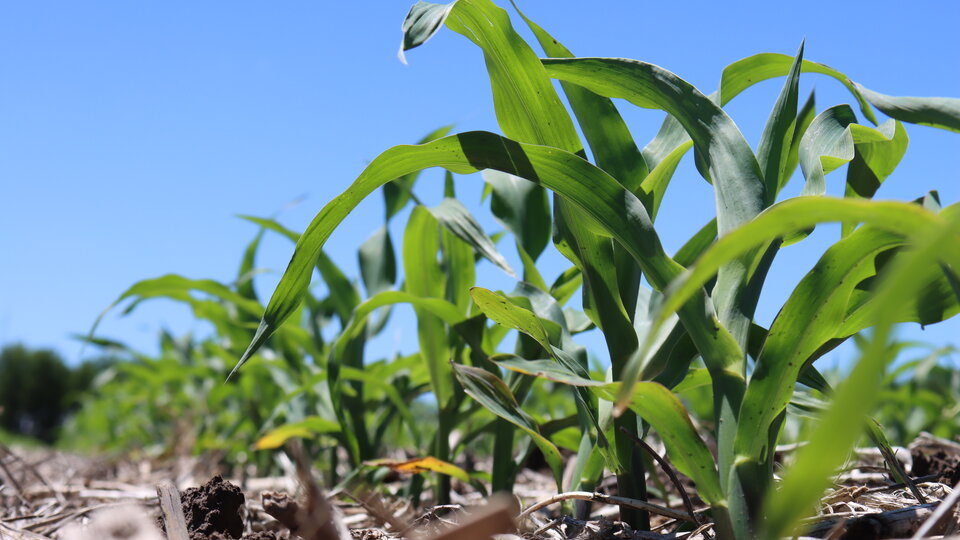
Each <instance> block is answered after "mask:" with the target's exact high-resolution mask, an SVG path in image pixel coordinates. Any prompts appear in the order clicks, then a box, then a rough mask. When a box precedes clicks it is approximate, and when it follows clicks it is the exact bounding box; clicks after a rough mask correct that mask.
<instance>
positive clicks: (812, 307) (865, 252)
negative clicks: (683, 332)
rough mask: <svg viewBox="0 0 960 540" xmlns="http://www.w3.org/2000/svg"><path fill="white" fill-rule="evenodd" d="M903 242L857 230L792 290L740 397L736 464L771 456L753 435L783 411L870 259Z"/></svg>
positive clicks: (896, 237)
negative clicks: (741, 402) (744, 460)
mask: <svg viewBox="0 0 960 540" xmlns="http://www.w3.org/2000/svg"><path fill="white" fill-rule="evenodd" d="M903 242H904V237H903V236H901V235H899V234H896V233H891V232H888V231H885V230H883V229H879V228H876V227H869V226H865V227H861V228H860V229H857V231H856V232H854V233H853V234H851V235H850V236H848V237H847V238H845V239H843V240H841V241H840V242H838V243H836V244H834V245H833V246H832V247H831V248H830V249H828V250H827V251H826V253H824V255H823V257H821V258H820V260H819V261H818V262H817V264H816V265H815V266H814V267H813V269H811V270H810V272H809V273H808V274H807V275H806V276H805V277H804V278H803V279H802V280H801V281H800V284H799V285H797V287H796V288H795V289H794V291H793V293H792V294H791V295H790V298H789V299H788V300H787V302H786V303H785V304H784V306H783V308H782V309H781V310H780V313H779V314H778V315H777V318H776V319H774V322H773V324H772V325H771V326H770V331H769V333H768V334H767V338H766V341H765V344H764V347H763V350H762V352H761V353H760V356H759V358H757V363H756V367H755V369H754V372H753V375H752V376H751V378H750V385H749V386H748V387H747V391H746V394H745V395H744V398H743V405H742V407H741V409H740V425H739V428H738V431H737V440H736V450H737V454H738V456H740V457H741V459H748V458H749V459H763V458H764V457H765V456H766V453H767V452H770V451H772V449H769V448H766V444H767V441H766V440H765V438H763V437H757V436H756V434H757V433H761V432H765V431H766V430H767V426H769V425H771V423H772V422H773V420H774V418H776V417H777V415H779V414H780V412H781V411H782V410H783V408H784V407H786V406H787V403H788V402H789V401H790V397H791V395H792V394H793V389H794V386H795V383H796V381H797V378H798V377H799V375H800V371H801V369H802V368H803V367H804V361H805V359H806V358H808V357H809V356H811V355H813V353H814V352H816V350H817V349H818V348H819V347H820V346H821V345H822V344H823V343H826V342H827V341H828V340H829V339H831V338H832V337H834V336H835V335H836V330H837V327H838V326H840V323H841V322H842V321H843V318H844V315H845V314H846V310H847V303H848V301H849V299H850V294H851V292H852V290H853V289H854V287H856V286H857V284H858V283H860V281H861V280H863V279H864V278H866V277H868V276H870V275H873V273H874V267H873V264H874V257H876V256H877V255H878V254H879V253H882V252H884V251H887V250H889V249H892V248H894V247H896V246H900V245H902V244H903Z"/></svg>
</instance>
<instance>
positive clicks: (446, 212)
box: [429, 198, 517, 277]
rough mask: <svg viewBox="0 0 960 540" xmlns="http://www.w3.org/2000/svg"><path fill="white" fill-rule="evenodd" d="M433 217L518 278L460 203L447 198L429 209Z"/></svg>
mask: <svg viewBox="0 0 960 540" xmlns="http://www.w3.org/2000/svg"><path fill="white" fill-rule="evenodd" d="M429 210H430V213H431V214H433V217H435V218H437V221H439V222H440V224H441V225H443V226H444V227H446V228H447V229H448V230H450V232H452V233H453V234H455V235H457V237H458V238H460V239H461V240H463V241H464V242H466V243H468V244H470V245H471V246H472V247H473V249H474V250H476V252H477V253H478V254H479V255H481V256H483V257H484V258H486V259H487V260H489V261H490V262H492V263H493V264H495V265H496V266H498V267H500V269H502V270H503V271H504V272H506V273H507V274H508V275H510V276H511V277H517V275H516V274H515V273H514V271H513V269H512V268H510V265H509V264H507V260H506V259H505V258H503V255H501V254H500V252H498V251H497V247H496V246H494V245H493V241H492V240H490V237H489V236H487V234H486V233H485V232H483V228H482V227H480V224H479V223H477V220H476V219H474V217H473V215H472V214H471V213H470V211H469V210H467V209H466V207H465V206H463V204H461V203H460V201H458V200H456V199H450V198H445V199H443V201H441V202H440V204H439V205H437V206H435V207H433V208H429Z"/></svg>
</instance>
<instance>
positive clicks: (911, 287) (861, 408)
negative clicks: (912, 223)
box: [761, 203, 960, 539]
mask: <svg viewBox="0 0 960 540" xmlns="http://www.w3.org/2000/svg"><path fill="white" fill-rule="evenodd" d="M875 204H876V203H875ZM913 239H914V240H916V244H915V247H914V249H913V250H911V251H909V252H907V255H906V256H904V257H903V258H900V259H899V260H897V262H896V264H895V265H894V266H893V267H892V268H890V269H889V271H888V272H889V273H887V274H886V275H885V276H884V278H883V283H882V285H881V286H880V288H879V289H878V292H877V295H878V298H877V301H876V302H877V308H876V311H877V313H878V316H879V319H878V324H877V327H876V328H875V329H874V332H873V335H872V336H871V338H870V340H869V343H868V346H867V348H866V349H865V350H864V351H863V354H862V355H861V357H860V359H859V361H858V362H857V363H856V365H855V366H854V368H853V371H852V372H851V373H850V375H849V376H848V377H847V379H846V380H845V381H844V382H843V383H842V384H841V385H840V386H839V387H838V388H837V391H836V392H835V394H834V399H833V404H832V405H831V407H830V409H829V410H828V411H827V412H826V414H824V415H823V417H822V418H821V419H820V421H819V423H818V427H817V429H816V430H815V431H814V432H813V433H812V435H811V438H810V442H809V443H808V444H807V445H806V446H804V447H802V448H801V449H800V450H799V451H798V452H797V457H796V461H795V462H794V464H793V465H792V466H791V467H790V468H789V469H788V470H787V472H786V473H785V474H784V478H783V482H782V483H781V487H780V489H779V490H776V491H771V492H770V493H768V497H767V501H766V503H765V505H764V512H763V515H764V518H765V519H764V523H763V527H764V529H763V534H762V535H761V537H762V538H770V539H773V538H781V537H783V536H784V535H786V534H790V533H792V531H794V530H795V528H796V526H797V523H798V522H799V520H800V519H801V518H802V517H804V515H805V514H807V513H808V512H810V511H811V510H812V509H813V508H814V506H815V504H816V503H817V502H818V501H819V500H820V497H821V495H822V492H823V489H824V488H825V487H826V486H827V485H828V483H829V477H830V475H831V474H833V471H834V470H835V469H836V468H837V467H838V466H840V464H841V463H842V462H843V460H844V459H846V457H847V455H848V453H849V452H850V449H851V448H852V447H853V445H854V444H855V443H856V441H857V439H858V438H859V436H860V433H861V432H862V431H861V430H862V428H863V425H864V421H865V417H866V415H867V414H868V413H869V412H870V409H871V408H872V406H873V404H874V403H875V402H876V399H877V397H878V396H879V393H878V392H876V388H877V386H878V385H879V384H880V383H881V381H882V379H883V372H884V368H885V367H886V365H887V363H888V362H889V360H890V359H891V358H890V357H891V348H890V346H889V340H890V337H891V334H892V331H893V325H894V323H895V322H896V321H895V319H893V318H891V316H890V315H889V314H891V313H895V309H893V308H895V307H896V305H897V304H898V303H900V302H903V301H905V300H907V299H909V298H910V297H911V296H913V295H914V294H915V293H916V290H917V287H918V286H919V285H920V284H922V283H923V282H924V281H925V280H926V279H929V277H930V275H931V274H932V273H934V272H937V271H938V270H939V269H938V265H937V264H936V263H937V261H938V260H941V261H942V257H944V256H946V257H947V258H948V260H946V261H942V262H943V263H944V264H949V265H953V266H960V264H958V263H960V222H951V223H949V224H947V223H943V222H940V223H938V224H937V225H936V226H934V227H933V228H932V230H931V229H927V230H926V231H923V234H919V235H915V236H913Z"/></svg>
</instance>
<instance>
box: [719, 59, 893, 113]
mask: <svg viewBox="0 0 960 540" xmlns="http://www.w3.org/2000/svg"><path fill="white" fill-rule="evenodd" d="M793 60H794V59H793V57H791V56H790V55H786V54H778V53H761V54H755V55H753V56H748V57H746V58H743V59H741V60H737V61H736V62H734V63H732V64H730V65H729V66H727V67H725V68H724V69H723V75H721V77H720V98H719V102H720V105H721V106H723V105H726V104H727V103H729V102H730V100H731V99H733V98H734V97H736V96H737V95H739V94H740V93H741V92H743V91H744V90H746V89H747V88H750V87H751V86H753V85H754V84H757V83H758V82H761V81H765V80H767V79H772V78H774V77H782V76H784V75H786V74H788V73H790V69H791V66H792V64H793ZM800 71H802V72H803V73H819V74H821V75H826V76H828V77H833V78H834V79H836V80H837V81H839V82H840V84H842V85H843V86H845V87H846V88H847V90H849V91H850V93H851V94H853V97H854V98H856V100H857V103H859V104H860V111H861V112H862V113H863V116H864V117H866V118H867V120H870V121H871V122H873V124H877V123H878V122H877V117H876V115H874V114H873V109H871V108H870V104H869V103H867V100H866V99H864V97H863V95H862V94H861V93H860V88H858V86H857V85H855V84H854V83H852V82H851V81H850V80H849V79H848V78H847V76H846V75H844V74H843V73H840V72H839V71H837V70H835V69H833V68H831V67H830V66H827V65H824V64H819V63H817V62H812V61H810V60H804V61H803V64H802V65H801V66H800Z"/></svg>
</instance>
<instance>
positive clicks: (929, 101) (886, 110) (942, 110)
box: [854, 83, 960, 132]
mask: <svg viewBox="0 0 960 540" xmlns="http://www.w3.org/2000/svg"><path fill="white" fill-rule="evenodd" d="M854 86H855V87H856V89H857V90H858V91H859V92H860V93H862V94H863V95H864V96H865V97H866V98H867V99H868V100H869V101H870V103H873V105H874V106H875V107H876V108H878V109H880V110H881V111H883V114H885V115H887V116H889V117H890V118H896V119H897V120H900V121H903V122H910V123H911V124H920V125H922V126H931V127H935V128H940V129H946V130H949V131H956V132H960V99H957V98H936V97H931V98H926V97H895V96H887V95H884V94H880V93H878V92H874V91H872V90H868V89H866V88H864V87H863V86H861V85H859V84H856V83H854ZM874 123H876V122H874Z"/></svg>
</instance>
